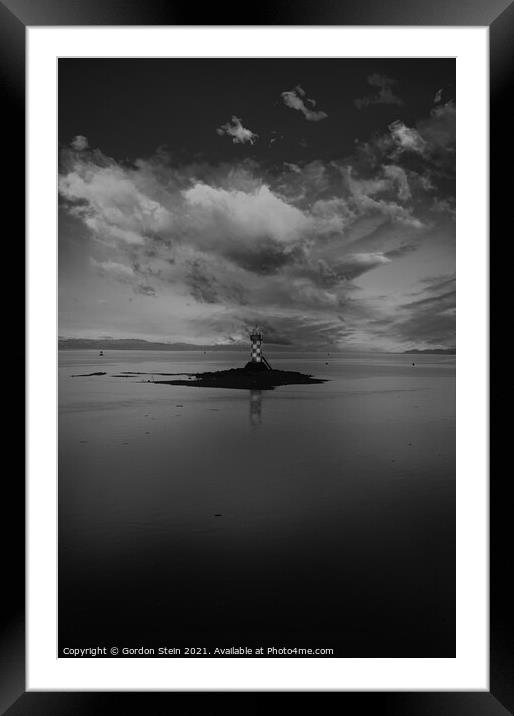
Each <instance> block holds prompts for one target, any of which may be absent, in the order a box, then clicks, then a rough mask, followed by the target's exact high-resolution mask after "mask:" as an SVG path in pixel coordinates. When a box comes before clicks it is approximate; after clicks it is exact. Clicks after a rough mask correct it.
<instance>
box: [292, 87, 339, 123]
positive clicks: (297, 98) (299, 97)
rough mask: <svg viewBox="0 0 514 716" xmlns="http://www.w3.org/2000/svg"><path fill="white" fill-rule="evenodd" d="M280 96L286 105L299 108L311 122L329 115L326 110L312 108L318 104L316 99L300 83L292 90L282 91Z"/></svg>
mask: <svg viewBox="0 0 514 716" xmlns="http://www.w3.org/2000/svg"><path fill="white" fill-rule="evenodd" d="M280 96H281V97H282V100H283V102H284V104H285V105H286V107H290V108H291V109H296V110H298V111H299V112H301V113H302V114H303V116H304V117H305V119H307V120H308V121H309V122H319V121H321V120H322V119H326V118H327V117H328V114H327V113H326V112H322V111H320V110H314V109H312V107H315V106H316V101H315V100H313V99H309V98H308V97H307V96H306V94H305V90H304V89H302V87H300V85H297V86H296V87H295V88H294V89H292V90H288V91H286V92H282V93H281V95H280ZM307 105H309V106H307Z"/></svg>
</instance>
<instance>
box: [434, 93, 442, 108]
mask: <svg viewBox="0 0 514 716" xmlns="http://www.w3.org/2000/svg"><path fill="white" fill-rule="evenodd" d="M442 98H443V90H442V89H438V90H437V92H436V93H435V95H434V104H439V102H441V100H442Z"/></svg>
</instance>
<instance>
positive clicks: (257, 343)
mask: <svg viewBox="0 0 514 716" xmlns="http://www.w3.org/2000/svg"><path fill="white" fill-rule="evenodd" d="M250 340H251V341H252V353H251V362H252V363H261V362H262V333H261V331H260V329H259V328H253V329H252V332H251V333H250Z"/></svg>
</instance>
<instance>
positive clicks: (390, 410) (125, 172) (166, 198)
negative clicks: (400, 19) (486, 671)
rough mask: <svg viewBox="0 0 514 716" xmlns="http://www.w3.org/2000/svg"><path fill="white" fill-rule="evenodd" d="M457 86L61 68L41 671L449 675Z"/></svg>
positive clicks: (432, 78)
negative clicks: (360, 667) (421, 666)
mask: <svg viewBox="0 0 514 716" xmlns="http://www.w3.org/2000/svg"><path fill="white" fill-rule="evenodd" d="M455 68H456V65H455V58H447V59H445V58H427V59H420V58H408V57H402V58H398V59H392V58H380V57H370V58H344V57H342V58H314V57H309V58H305V59H302V58H284V57H281V58H278V57H277V58H263V57H261V58H237V57H230V58H226V59H223V58H198V59H196V58H172V57H170V58H134V59H130V58H119V59H116V58H105V59H103V58H70V57H67V58H61V59H59V61H58V68H57V70H58V145H59V148H58V153H59V156H58V195H59V206H58V273H59V279H58V294H59V295H58V324H59V327H58V332H59V340H58V349H59V350H58V612H57V616H58V656H59V657H61V658H67V657H69V658H76V657H85V658H86V657H95V658H97V657H99V656H100V657H102V656H105V657H111V658H112V657H113V656H116V657H118V658H130V657H138V658H141V657H151V658H156V657H167V658H175V657H185V656H194V657H197V658H198V657H200V658H207V657H210V658H213V657H220V658H226V657H232V658H234V657H240V658H249V657H251V658H255V657H257V658H258V657H263V658H283V657H289V658H291V657H297V658H304V657H309V658H313V657H314V658H321V659H323V658H331V657H337V658H382V657H384V658H385V657H391V658H423V657H429V658H453V657H455V656H456V606H455V605H456V556H455V555H456V552H455V550H456V517H455V514H456V423H455V414H456V382H455V381H456V329H455V326H456V308H455V306H456V303H455V293H456V256H455V254H456V245H455V235H456V230H455V227H456V201H455V195H456V192H455V166H456V142H455V124H456V111H457V108H456V76H455ZM459 305H460V304H459Z"/></svg>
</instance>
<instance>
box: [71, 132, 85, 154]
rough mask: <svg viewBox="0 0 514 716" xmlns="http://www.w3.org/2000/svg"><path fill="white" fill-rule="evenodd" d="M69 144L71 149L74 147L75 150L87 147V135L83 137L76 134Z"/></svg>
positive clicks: (79, 150) (78, 150) (82, 149)
mask: <svg viewBox="0 0 514 716" xmlns="http://www.w3.org/2000/svg"><path fill="white" fill-rule="evenodd" d="M70 146H71V148H72V149H75V151H77V152H82V151H84V149H88V147H89V143H88V141H87V137H84V136H83V135H82V134H77V136H76V137H74V138H73V139H72V140H71V142H70Z"/></svg>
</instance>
